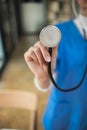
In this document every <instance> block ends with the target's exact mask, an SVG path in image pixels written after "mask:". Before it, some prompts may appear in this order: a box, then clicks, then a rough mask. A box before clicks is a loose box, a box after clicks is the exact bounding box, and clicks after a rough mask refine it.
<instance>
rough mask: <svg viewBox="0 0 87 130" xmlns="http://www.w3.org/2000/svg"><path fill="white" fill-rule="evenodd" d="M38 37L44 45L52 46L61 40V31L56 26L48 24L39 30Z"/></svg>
mask: <svg viewBox="0 0 87 130" xmlns="http://www.w3.org/2000/svg"><path fill="white" fill-rule="evenodd" d="M39 39H40V42H41V43H42V44H43V45H44V46H47V47H54V46H56V45H57V44H58V43H59V42H60V40H61V32H60V30H59V29H58V28H57V27H56V26H53V25H49V26H46V27H44V28H43V29H42V30H41V32H40V35H39Z"/></svg>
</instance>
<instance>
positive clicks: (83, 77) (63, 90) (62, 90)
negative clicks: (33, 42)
mask: <svg viewBox="0 0 87 130" xmlns="http://www.w3.org/2000/svg"><path fill="white" fill-rule="evenodd" d="M49 53H50V55H51V56H52V48H49ZM48 73H49V76H50V79H51V81H52V83H53V85H54V87H56V88H57V90H59V91H61V92H71V91H74V90H76V89H78V88H80V86H81V85H82V83H83V81H84V79H85V77H86V74H87V64H86V67H85V70H84V73H83V76H82V78H81V80H80V82H79V83H78V84H77V85H76V86H74V87H73V88H69V89H62V88H61V87H60V86H59V85H58V84H56V82H55V80H54V78H53V76H52V72H51V62H49V63H48Z"/></svg>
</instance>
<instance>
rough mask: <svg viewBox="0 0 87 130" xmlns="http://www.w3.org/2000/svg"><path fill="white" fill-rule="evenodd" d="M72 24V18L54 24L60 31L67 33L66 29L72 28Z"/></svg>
mask: <svg viewBox="0 0 87 130" xmlns="http://www.w3.org/2000/svg"><path fill="white" fill-rule="evenodd" d="M72 25H73V20H68V21H64V22H61V23H58V24H55V26H56V27H58V28H59V29H60V31H61V32H62V34H63V33H65V32H66V33H67V32H68V31H69V32H70V31H71V30H72V29H71V28H72Z"/></svg>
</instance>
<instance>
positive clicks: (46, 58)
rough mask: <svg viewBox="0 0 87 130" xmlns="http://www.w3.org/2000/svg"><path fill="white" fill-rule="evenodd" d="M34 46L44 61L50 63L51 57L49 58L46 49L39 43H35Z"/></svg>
mask: <svg viewBox="0 0 87 130" xmlns="http://www.w3.org/2000/svg"><path fill="white" fill-rule="evenodd" d="M35 46H37V47H38V48H40V50H41V53H42V56H43V58H44V60H45V61H46V62H50V61H51V56H50V54H49V52H48V48H47V47H45V46H43V44H41V43H40V42H37V44H35Z"/></svg>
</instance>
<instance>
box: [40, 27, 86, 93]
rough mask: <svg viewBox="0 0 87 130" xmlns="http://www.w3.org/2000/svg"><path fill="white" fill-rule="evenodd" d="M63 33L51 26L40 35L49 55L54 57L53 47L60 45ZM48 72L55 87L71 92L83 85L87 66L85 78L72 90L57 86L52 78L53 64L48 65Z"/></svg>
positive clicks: (83, 77)
mask: <svg viewBox="0 0 87 130" xmlns="http://www.w3.org/2000/svg"><path fill="white" fill-rule="evenodd" d="M61 36H62V35H61V31H60V29H59V28H57V27H56V26H53V25H49V26H46V27H44V28H43V29H42V30H41V32H40V35H39V39H40V41H41V43H42V44H43V45H44V46H46V47H48V48H49V53H50V55H51V56H52V47H54V46H56V45H57V44H59V42H60V40H61ZM48 72H49V76H50V79H51V81H52V83H53V85H54V86H55V87H56V88H57V89H58V90H59V91H61V92H71V91H74V90H76V89H77V88H79V87H80V86H81V84H82V83H83V81H84V79H85V77H86V74H87V65H86V67H85V70H84V73H83V76H82V78H81V80H80V82H79V83H78V85H76V86H74V87H72V88H70V89H62V88H61V87H60V86H59V85H58V84H56V82H55V80H54V78H53V76H52V72H51V62H49V63H48Z"/></svg>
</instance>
